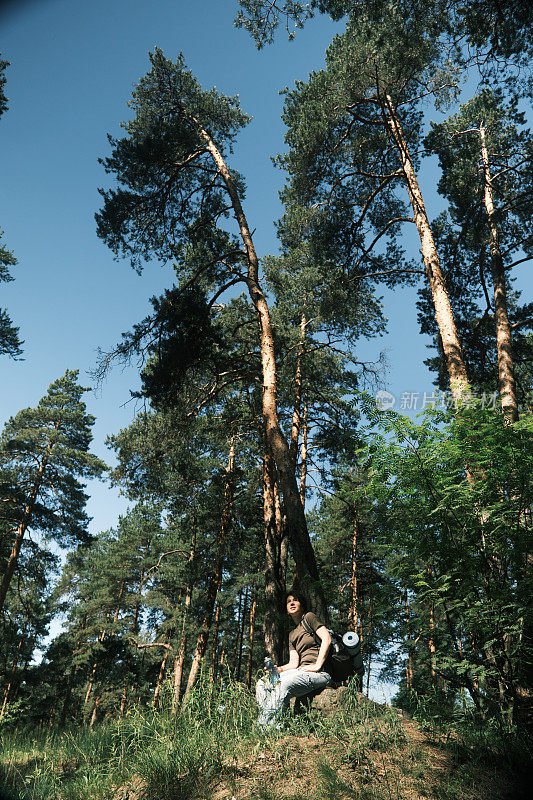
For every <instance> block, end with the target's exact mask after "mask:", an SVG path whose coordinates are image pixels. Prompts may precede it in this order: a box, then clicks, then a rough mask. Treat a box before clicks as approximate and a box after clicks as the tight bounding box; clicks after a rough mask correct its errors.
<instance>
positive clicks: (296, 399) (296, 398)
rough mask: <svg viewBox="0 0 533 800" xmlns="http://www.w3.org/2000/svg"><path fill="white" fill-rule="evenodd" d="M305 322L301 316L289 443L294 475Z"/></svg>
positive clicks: (298, 434)
mask: <svg viewBox="0 0 533 800" xmlns="http://www.w3.org/2000/svg"><path fill="white" fill-rule="evenodd" d="M306 325H307V321H306V319H305V315H304V314H302V318H301V320H300V341H299V342H298V355H297V358H296V375H295V377H294V409H293V412H292V427H291V443H290V446H289V451H290V455H291V458H292V462H293V466H294V471H295V473H296V462H297V460H298V440H299V437H300V426H301V407H302V384H303V381H302V360H303V354H304V349H305V328H306Z"/></svg>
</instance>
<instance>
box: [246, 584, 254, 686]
mask: <svg viewBox="0 0 533 800" xmlns="http://www.w3.org/2000/svg"><path fill="white" fill-rule="evenodd" d="M256 611H257V595H256V592H255V589H254V588H253V587H252V595H251V598H250V618H249V620H248V657H247V660H246V686H247V687H248V688H250V687H251V685H252V667H253V654H254V638H255V614H256Z"/></svg>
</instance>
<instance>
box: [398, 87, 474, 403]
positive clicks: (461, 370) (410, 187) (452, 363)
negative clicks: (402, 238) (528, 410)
mask: <svg viewBox="0 0 533 800" xmlns="http://www.w3.org/2000/svg"><path fill="white" fill-rule="evenodd" d="M383 111H384V115H385V123H386V125H387V128H388V130H389V132H390V134H391V138H392V141H393V142H394V145H395V146H396V149H397V151H398V154H399V156H400V163H401V170H402V172H403V176H404V180H405V184H406V186H407V191H408V194H409V199H410V201H411V206H412V208H413V215H414V222H415V224H416V227H417V230H418V235H419V237H420V242H421V245H422V258H423V260H424V267H425V270H426V275H427V279H428V283H429V288H430V290H431V296H432V298H433V306H434V309H435V318H436V320H437V325H438V327H439V333H440V338H441V342H442V348H443V351H444V358H445V361H446V368H447V371H448V376H449V379H450V391H451V393H452V396H453V399H454V401H455V403H456V404H458V403H459V402H460V401H461V400H462V399H463V398H464V396H465V395H466V393H467V392H468V376H467V374H466V368H465V364H464V359H463V353H462V349H461V345H460V343H459V337H458V335H457V329H456V327H455V320H454V317H453V311H452V307H451V304H450V299H449V297H448V292H447V290H446V285H445V282H444V276H443V274H442V270H441V267H440V261H439V256H438V253H437V248H436V246H435V240H434V238H433V232H432V230H431V225H430V223H429V218H428V215H427V212H426V207H425V205H424V200H423V197H422V192H421V190H420V186H419V184H418V179H417V176H416V172H415V168H414V165H413V161H412V158H411V155H410V153H409V148H408V147H407V142H406V140H405V137H404V134H403V129H402V125H401V122H400V120H399V118H398V115H397V114H396V109H395V108H394V105H393V102H392V99H391V98H390V96H389V95H388V94H386V95H385V96H384V98H383Z"/></svg>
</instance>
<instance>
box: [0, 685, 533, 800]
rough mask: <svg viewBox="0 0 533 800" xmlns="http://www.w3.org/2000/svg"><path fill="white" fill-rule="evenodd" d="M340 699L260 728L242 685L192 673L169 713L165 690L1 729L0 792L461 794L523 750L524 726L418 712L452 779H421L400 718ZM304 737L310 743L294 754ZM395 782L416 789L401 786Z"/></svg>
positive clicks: (50, 797) (449, 798)
mask: <svg viewBox="0 0 533 800" xmlns="http://www.w3.org/2000/svg"><path fill="white" fill-rule="evenodd" d="M348 698H349V699H348V703H347V704H346V705H345V706H344V707H343V708H342V709H338V710H337V711H336V713H335V714H334V715H332V716H324V715H322V714H321V713H319V712H318V711H316V710H311V711H310V712H309V713H308V714H306V715H303V716H301V717H287V718H286V719H285V721H284V722H283V725H282V727H281V729H280V730H273V731H264V730H261V729H258V728H257V726H256V719H257V707H256V704H255V699H254V697H253V695H252V694H251V693H250V692H249V691H247V690H246V689H245V688H244V687H243V685H242V684H239V683H235V682H233V681H231V680H228V681H227V682H226V683H224V684H221V685H216V686H210V685H209V682H208V681H201V682H200V683H199V684H198V686H197V687H196V688H195V690H194V691H193V692H192V694H191V695H190V696H189V698H188V702H187V703H186V704H185V706H184V707H183V708H182V709H181V710H180V712H179V713H178V714H177V715H175V716H173V715H172V714H171V713H170V687H167V693H166V694H164V695H163V704H162V710H159V711H157V712H156V711H154V710H153V709H152V710H150V709H145V708H144V709H143V708H133V709H131V710H130V711H129V712H128V713H127V714H126V715H125V716H123V717H119V718H117V719H115V720H111V721H106V722H104V723H102V724H100V725H99V726H96V727H95V728H94V729H93V730H90V729H89V728H86V727H77V728H72V729H71V730H66V731H63V732H59V731H56V730H53V729H50V730H49V731H43V730H40V731H35V730H30V729H27V730H23V729H19V730H15V729H14V728H13V727H11V726H4V727H3V728H2V729H1V730H0V740H1V747H0V797H1V798H2V800H4V798H6V799H7V800H11V798H12V799H13V800H43V799H44V798H46V800H126V798H132V797H135V796H136V795H135V791H134V790H135V787H137V788H138V787H139V786H142V788H143V791H144V796H145V797H146V798H147V799H148V800H209V799H210V798H215V800H219V799H220V800H221V799H222V798H223V797H228V798H230V797H232V796H239V797H246V798H249V800H278V798H281V797H283V798H284V800H341V798H343V799H344V798H346V800H349V799H350V798H356V800H406V799H407V798H409V800H410V798H417V797H428V798H430V797H431V798H435V800H462V798H468V800H470V798H474V797H476V798H477V797H481V796H484V795H481V794H479V793H477V794H476V793H475V792H474V791H473V790H472V791H471V788H469V787H471V786H472V785H473V784H474V782H475V770H476V769H478V768H481V769H485V767H486V766H488V765H494V763H495V762H496V763H498V764H499V767H500V768H501V769H503V770H504V771H507V772H508V773H509V774H512V773H513V772H514V773H515V774H517V773H518V772H519V771H520V770H523V768H524V765H525V764H526V763H527V759H528V757H529V756H530V755H531V740H530V739H529V738H528V737H526V736H525V734H524V735H518V734H517V733H516V732H513V731H510V730H509V731H508V732H507V735H506V736H503V737H502V735H501V731H499V732H498V731H496V729H494V728H493V727H492V726H491V725H487V724H486V723H485V724H484V725H481V724H479V723H478V722H475V721H474V720H472V719H468V718H467V717H466V716H465V715H463V716H462V717H461V718H459V717H458V718H457V719H456V720H454V721H453V732H452V733H450V729H449V726H448V733H447V735H446V737H443V732H442V731H441V730H440V729H439V727H438V725H437V724H435V725H433V729H432V728H431V726H432V721H431V718H430V719H426V720H425V722H424V724H425V726H426V728H427V729H428V731H429V733H430V735H432V736H433V741H435V742H437V741H438V744H439V747H444V748H445V750H446V757H447V758H449V759H450V761H453V763H454V765H455V768H454V772H453V776H452V777H453V780H452V779H451V778H450V775H449V774H448V775H446V777H444V775H443V776H442V780H441V781H440V782H439V781H436V782H435V781H434V785H431V781H430V778H429V776H430V774H431V757H430V756H431V754H428V750H427V747H425V745H424V743H423V742H422V743H420V742H418V743H417V742H414V741H411V740H409V738H408V737H407V736H406V732H405V726H404V725H403V723H402V718H401V716H400V715H399V714H398V713H397V712H395V711H393V710H390V709H387V708H386V707H382V706H378V705H376V704H373V703H370V702H360V697H359V698H358V697H357V695H356V694H355V692H353V693H351V694H349V695H348ZM449 722H450V721H449V720H448V723H449ZM444 738H446V741H444ZM311 745H313V746H314V747H315V750H313V752H312V753H310V752H306V747H311ZM262 765H263V766H262ZM311 774H312V778H309V775H311ZM283 785H285V786H286V787H287V788H286V790H283V791H282V793H281V794H280V788H279V787H280V786H283ZM304 785H305V786H307V788H302V787H303V786H304ZM243 786H244V787H245V789H246V791H245V793H244V794H243ZM132 787H133V788H132ZM222 787H226V789H227V793H226V794H224V792H223V791H222ZM406 787H418V788H417V789H416V793H414V794H413V792H412V791H411V788H408V789H407V788H406ZM413 791H415V790H414V789H413ZM129 792H131V793H129ZM239 792H240V794H239ZM291 792H292V793H291ZM469 792H470V793H469ZM489 796H490V795H487V797H489Z"/></svg>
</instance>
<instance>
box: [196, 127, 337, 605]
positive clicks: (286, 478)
mask: <svg viewBox="0 0 533 800" xmlns="http://www.w3.org/2000/svg"><path fill="white" fill-rule="evenodd" d="M193 119H194V118H193ZM194 121H195V122H196V124H198V125H199V123H198V121H197V120H194ZM199 132H200V135H201V136H202V138H203V139H204V141H205V143H206V146H207V149H208V150H209V152H210V154H211V156H212V157H213V160H214V161H215V164H216V166H217V168H218V170H219V171H220V174H221V176H222V178H223V180H224V183H225V185H226V189H227V192H228V194H229V196H230V199H231V203H232V207H233V211H234V214H235V218H236V220H237V223H238V225H239V229H240V234H241V238H242V242H243V245H244V249H245V251H246V256H247V261H248V274H247V280H246V283H247V287H248V292H249V295H250V299H251V301H252V303H253V306H254V308H255V310H256V313H257V321H258V324H259V333H260V348H261V365H262V373H263V395H262V398H263V420H264V425H265V432H266V440H267V448H268V450H269V452H270V453H271V454H272V457H273V459H274V461H275V464H276V467H277V473H278V478H279V482H280V487H281V491H282V493H283V502H284V509H285V515H286V532H287V536H288V537H289V542H290V545H291V549H292V555H293V558H294V561H295V563H296V567H297V570H298V574H299V577H300V580H301V582H302V584H303V585H305V587H306V590H307V592H308V594H309V595H310V598H311V601H312V603H313V607H314V609H315V611H316V613H317V614H318V616H319V618H320V619H323V620H324V621H328V620H329V612H328V608H327V604H326V600H325V597H324V593H323V590H322V586H321V584H320V577H319V573H318V567H317V563H316V558H315V553H314V550H313V547H312V544H311V540H310V538H309V532H308V530H307V522H306V519H305V513H304V509H303V506H302V503H301V500H300V493H299V491H298V485H297V482H296V475H295V471H294V464H293V459H292V458H291V453H290V449H289V445H288V443H287V440H286V438H285V436H284V435H283V433H282V430H281V427H280V424H279V419H278V408H277V373H276V358H275V350H274V335H273V332H272V325H271V320H270V311H269V308H268V304H267V301H266V298H265V295H264V293H263V290H262V288H261V285H260V283H259V260H258V258H257V254H256V252H255V247H254V243H253V240H252V235H251V231H250V227H249V225H248V222H247V219H246V216H245V214H244V211H243V208H242V205H241V201H240V198H239V194H238V192H237V188H236V186H235V183H234V181H233V178H232V176H231V173H230V171H229V170H228V168H227V166H226V163H225V161H224V159H223V158H222V155H221V154H220V152H219V151H218V149H217V147H216V146H215V144H214V142H213V140H212V138H211V136H210V135H209V134H208V133H207V131H205V130H204V129H203V128H202V127H201V125H199Z"/></svg>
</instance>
